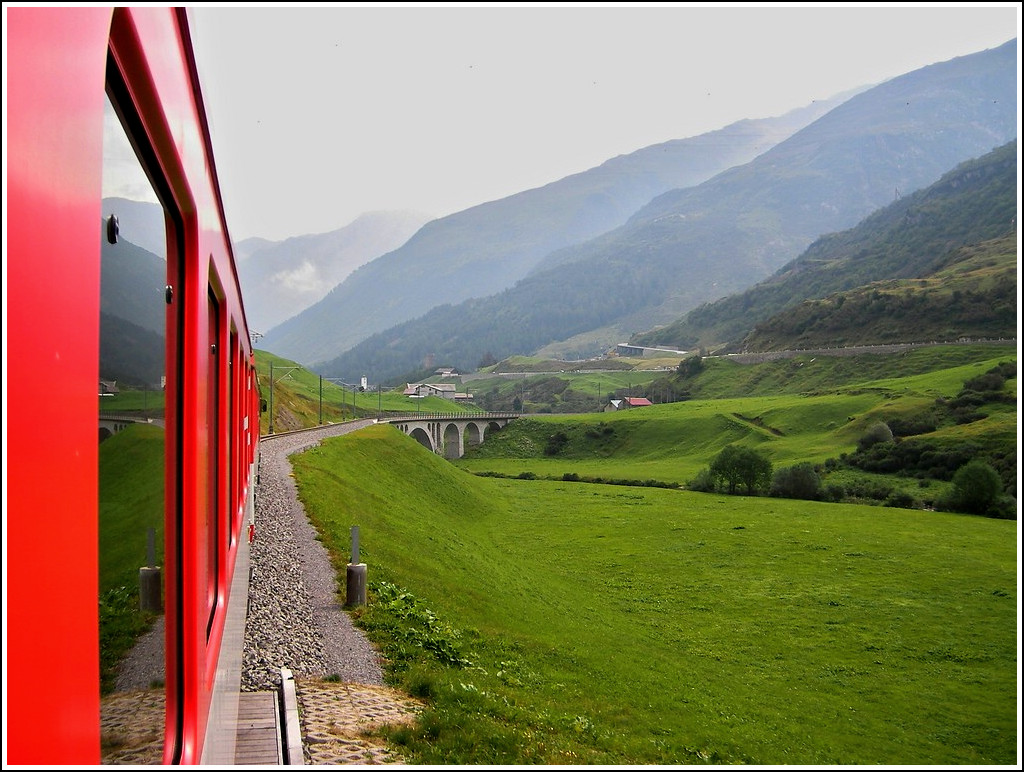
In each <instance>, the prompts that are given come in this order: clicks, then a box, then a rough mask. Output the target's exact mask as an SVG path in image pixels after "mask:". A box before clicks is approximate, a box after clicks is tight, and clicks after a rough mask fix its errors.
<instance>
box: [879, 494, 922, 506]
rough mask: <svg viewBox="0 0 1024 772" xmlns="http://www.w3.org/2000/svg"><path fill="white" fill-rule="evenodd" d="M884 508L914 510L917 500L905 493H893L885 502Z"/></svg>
mask: <svg viewBox="0 0 1024 772" xmlns="http://www.w3.org/2000/svg"><path fill="white" fill-rule="evenodd" d="M885 506H887V507H898V508H900V509H916V508H917V499H915V498H914V497H913V496H911V495H910V494H909V493H907V492H906V491H893V492H892V493H890V494H889V496H888V498H886V500H885Z"/></svg>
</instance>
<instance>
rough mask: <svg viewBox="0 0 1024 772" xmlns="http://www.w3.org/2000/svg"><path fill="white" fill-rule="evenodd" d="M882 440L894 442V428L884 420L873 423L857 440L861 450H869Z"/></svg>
mask: <svg viewBox="0 0 1024 772" xmlns="http://www.w3.org/2000/svg"><path fill="white" fill-rule="evenodd" d="M880 442H892V429H890V428H889V426H888V425H887V424H886V423H884V422H883V421H878V422H876V423H873V424H871V426H869V427H868V430H867V431H866V432H865V433H864V436H863V437H861V438H860V439H859V440H858V441H857V447H858V448H859V449H860V450H867V449H868V448H870V447H872V446H873V445H877V444H878V443H880Z"/></svg>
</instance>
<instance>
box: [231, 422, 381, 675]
mask: <svg viewBox="0 0 1024 772" xmlns="http://www.w3.org/2000/svg"><path fill="white" fill-rule="evenodd" d="M371 423H372V421H370V420H363V421H353V422H349V423H344V424H338V425H334V426H329V427H324V428H321V429H316V430H314V431H308V432H301V433H298V434H287V435H278V436H275V437H271V438H264V439H263V440H261V441H260V465H259V484H258V485H257V487H256V515H255V517H256V535H255V539H254V540H253V543H252V551H251V572H250V578H249V613H248V622H247V623H246V630H245V650H244V656H243V661H242V691H262V690H267V689H274V688H276V687H277V686H278V683H279V682H280V673H281V668H282V667H287V668H289V669H290V670H291V671H292V672H293V673H294V674H295V675H296V677H301V676H328V675H331V676H334V675H336V676H338V677H340V679H341V680H342V681H344V682H347V683H362V684H376V685H381V684H383V683H384V676H383V674H382V672H381V668H380V661H379V657H378V655H377V652H376V651H375V650H374V649H373V647H372V646H371V645H370V643H369V641H367V639H366V637H365V636H364V635H363V633H362V632H361V631H359V630H358V629H356V628H355V626H354V625H353V624H352V620H351V619H350V618H349V616H348V614H346V613H345V611H344V610H343V609H342V607H341V601H340V598H339V595H338V590H339V589H341V588H338V586H337V582H336V579H335V571H334V568H333V567H332V566H331V562H330V558H329V556H328V554H327V549H326V548H325V547H324V546H323V544H322V543H321V542H320V541H318V540H317V538H316V530H315V529H314V528H313V526H312V525H310V523H309V520H308V518H307V517H306V513H305V510H304V509H303V507H302V504H301V503H300V502H299V499H298V495H297V491H296V487H295V480H294V479H293V478H292V476H291V471H292V469H291V463H290V462H289V461H288V456H289V455H291V454H292V453H296V452H298V451H301V450H305V449H306V448H309V447H312V446H314V445H317V444H318V443H319V442H320V441H321V440H322V439H324V438H326V437H334V436H338V435H341V434H346V433H348V432H352V431H356V430H358V429H362V428H363V427H365V426H368V425H369V424H371Z"/></svg>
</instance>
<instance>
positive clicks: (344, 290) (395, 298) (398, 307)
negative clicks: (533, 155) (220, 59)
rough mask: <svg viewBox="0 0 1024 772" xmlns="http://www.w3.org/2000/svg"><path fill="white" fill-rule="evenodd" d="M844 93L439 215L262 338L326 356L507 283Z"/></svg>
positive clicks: (309, 355) (787, 131)
mask: <svg viewBox="0 0 1024 772" xmlns="http://www.w3.org/2000/svg"><path fill="white" fill-rule="evenodd" d="M846 96H848V95H844V96H842V97H837V98H836V99H835V100H830V101H828V102H825V101H822V102H818V103H815V104H813V105H811V106H809V107H806V108H802V109H800V110H795V111H793V112H791V113H789V114H787V115H785V116H782V117H779V118H770V119H764V120H750V121H740V122H738V123H735V124H733V125H731V126H727V127H725V128H723V129H720V130H718V131H713V132H709V133H707V134H704V135H701V136H699V137H692V138H690V139H681V140H673V141H671V142H665V143H662V144H659V145H654V146H651V147H648V148H644V149H642V150H638V151H636V152H634V153H630V154H628V155H622V156H618V157H616V158H613V159H611V160H609V161H607V162H605V163H604V164H602V165H601V166H598V167H596V168H594V169H590V170H588V171H585V172H581V173H579V174H575V175H571V176H569V177H566V178H564V179H561V180H559V181H557V182H553V183H550V184H549V185H545V186H543V187H540V188H536V189H533V190H528V191H525V192H522V193H518V194H516V195H514V196H510V197H508V198H504V199H501V200H498V201H492V202H489V203H486V204H481V205H480V206H476V207H473V208H471V209H468V210H466V211H463V212H459V213H457V214H453V215H450V216H448V217H443V218H440V219H438V220H434V221H433V222H430V223H428V224H427V225H426V226H424V227H423V228H422V229H421V230H420V231H419V232H418V233H416V235H415V236H413V237H412V238H411V239H410V240H409V242H408V243H407V244H405V245H404V246H402V247H401V248H400V249H397V250H395V251H393V252H391V253H390V254H387V255H384V256H383V257H380V258H378V259H377V260H374V261H373V262H371V263H369V264H367V265H365V266H363V267H362V268H360V269H358V270H356V271H355V272H353V273H352V275H351V276H349V278H348V279H346V280H345V282H343V283H342V284H341V285H340V286H338V287H336V288H334V289H333V290H332V291H331V292H330V293H329V294H328V295H327V296H326V297H325V298H324V299H323V300H322V301H321V302H320V303H317V304H316V305H315V306H313V307H312V308H310V309H308V310H307V311H304V312H303V313H301V314H299V315H298V316H296V317H295V318H294V319H290V320H288V321H287V322H285V323H284V324H281V325H279V326H278V327H275V328H273V329H271V330H269V331H268V332H267V333H266V337H265V338H264V340H263V341H262V343H261V345H263V346H265V347H266V348H267V349H269V350H273V351H275V352H277V353H279V354H281V355H283V356H288V357H289V358H292V359H295V360H298V361H302V362H306V363H312V362H316V361H322V360H324V359H328V358H330V357H333V356H336V355H337V354H339V353H341V352H342V351H344V350H345V349H347V348H349V347H351V346H353V345H355V344H356V343H358V342H359V341H360V340H362V339H364V338H365V337H367V336H368V335H371V334H372V333H375V332H378V331H380V330H383V329H386V328H388V327H390V326H392V325H394V324H396V323H399V322H402V321H405V320H408V319H412V318H415V317H416V316H419V315H420V314H423V313H424V312H426V311H428V310H429V309H431V308H433V307H434V306H437V305H440V304H444V303H455V302H459V301H462V300H465V299H467V298H472V297H479V296H486V295H489V294H491V293H493V292H497V291H499V290H501V289H503V288H506V287H509V286H511V285H512V284H513V283H514V282H515V281H517V280H518V279H521V278H523V277H524V276H525V275H526V274H527V273H528V272H529V271H530V270H531V269H532V268H533V267H534V266H536V264H537V263H538V262H539V261H540V260H542V259H543V258H544V257H545V256H546V255H548V254H549V253H550V252H551V251H552V250H555V249H558V248H561V247H564V246H567V245H569V244H574V243H577V242H580V241H584V240H586V239H589V238H592V237H593V236H596V235H598V234H600V233H604V232H605V231H608V230H610V229H612V228H615V227H617V226H619V225H621V224H623V223H624V222H626V220H627V218H628V217H629V216H630V215H632V214H633V213H634V212H635V211H636V210H637V209H638V208H639V207H641V206H643V205H644V204H646V203H647V202H648V201H650V200H651V199H652V198H653V197H654V196H656V195H658V194H660V193H664V192H665V191H667V190H672V189H674V188H678V187H684V186H688V185H695V184H697V183H700V182H703V181H704V180H707V179H709V178H710V177H711V176H713V175H714V174H717V173H719V172H721V171H722V170H724V169H727V168H729V167H731V166H735V165H736V164H741V163H746V162H747V161H749V160H750V159H752V158H754V157H756V156H757V155H758V154H759V153H762V152H763V151H765V150H766V149H768V148H770V147H771V146H773V145H775V144H776V143H778V142H779V141H781V140H782V139H784V138H785V137H788V136H790V135H791V134H792V133H793V132H794V131H797V130H798V129H800V128H802V127H803V126H806V125H807V124H808V123H810V122H811V121H813V120H814V119H816V118H818V117H819V116H821V115H822V114H824V113H825V112H826V111H827V110H828V109H829V107H830V106H834V105H835V104H836V103H837V102H838V101H841V99H843V98H846Z"/></svg>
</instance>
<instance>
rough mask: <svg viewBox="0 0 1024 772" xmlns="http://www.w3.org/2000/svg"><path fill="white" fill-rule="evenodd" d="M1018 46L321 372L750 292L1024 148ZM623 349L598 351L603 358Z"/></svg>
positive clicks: (898, 91)
mask: <svg viewBox="0 0 1024 772" xmlns="http://www.w3.org/2000/svg"><path fill="white" fill-rule="evenodd" d="M1016 129H1017V44H1016V41H1015V40H1014V41H1010V42H1009V43H1007V44H1005V45H1003V46H1001V47H999V48H997V49H992V50H988V51H984V52H980V53H978V54H974V55H971V56H966V57H959V58H957V59H953V60H950V61H948V62H943V63H940V64H935V65H931V66H929V67H925V68H922V69H920V70H917V71H915V72H912V73H909V74H907V75H904V76H901V77H898V78H894V79H892V80H890V81H887V82H886V83H883V84H881V85H879V86H876V87H874V88H872V89H869V90H867V91H864V92H862V93H860V94H858V95H856V96H854V97H852V98H850V99H849V100H847V101H845V102H843V103H842V104H840V105H839V106H838V107H836V108H835V109H833V110H831V111H830V112H829V113H827V114H826V115H824V116H823V117H822V118H820V119H818V120H817V121H815V122H814V123H812V124H810V125H809V126H807V127H806V128H804V129H802V130H800V131H798V132H796V133H795V134H793V135H792V136H791V137H789V138H788V139H786V140H784V141H782V142H780V143H779V144H778V145H776V146H774V147H772V148H771V149H770V150H768V151H766V152H765V153H763V154H761V155H760V156H759V157H757V158H756V159H754V160H753V161H751V162H750V163H747V164H744V165H742V166H737V167H734V168H731V169H729V170H727V171H724V172H723V173H721V174H719V175H718V176H716V177H714V178H712V179H710V180H708V181H707V182H705V183H703V184H700V185H697V186H693V187H690V188H688V189H683V190H675V191H671V192H669V193H666V194H663V195H661V196H659V197H657V198H655V199H654V200H653V201H651V202H650V203H649V204H648V205H647V206H645V207H643V208H642V209H640V210H639V211H638V212H636V213H635V214H634V215H633V217H631V218H630V220H629V221H628V222H627V223H626V224H625V225H623V226H621V227H619V228H617V229H615V230H613V231H611V232H608V233H606V234H604V235H602V236H600V237H598V238H595V239H593V240H591V241H589V242H585V243H583V244H579V245H576V246H572V247H569V248H566V249H563V250H559V251H555V252H553V253H552V254H550V255H549V256H548V257H547V258H546V259H545V260H544V261H542V262H541V263H540V264H539V265H538V266H537V267H536V269H535V270H534V271H533V272H532V273H531V275H530V276H529V277H528V278H526V279H524V280H523V281H520V282H519V283H518V284H516V285H515V286H514V287H513V288H511V289H509V290H507V291H505V292H503V293H500V294H498V295H492V296H490V297H486V298H478V299H474V300H471V301H468V302H466V303H463V304H461V305H458V306H451V305H449V306H445V307H441V308H438V309H436V310H435V311H433V312H431V313H430V314H427V315H426V316H424V317H422V318H420V319H417V320H415V321H414V322H412V323H409V324H404V325H398V326H396V327H394V328H392V329H390V330H388V331H386V333H384V334H379V335H376V336H373V337H372V338H370V339H367V340H366V341H364V342H363V343H361V344H360V345H359V346H356V347H355V348H353V349H352V350H351V351H350V352H347V353H346V354H343V355H342V356H341V357H338V358H336V359H334V360H331V361H330V362H326V363H323V364H322V366H321V368H320V369H321V370H322V371H323V372H325V373H328V372H329V373H330V374H331V375H342V376H346V375H352V376H354V375H358V374H361V373H373V374H376V375H375V377H376V378H378V379H385V380H386V379H387V378H389V377H392V376H394V375H398V374H401V373H407V372H410V371H412V370H415V369H416V368H418V367H419V366H420V364H421V363H422V361H423V359H424V357H426V356H427V355H428V354H429V355H432V357H433V359H434V360H435V361H437V362H439V363H443V364H446V365H451V366H456V367H459V368H464V369H465V368H473V367H475V366H476V365H477V364H478V362H479V360H480V359H481V357H482V356H483V355H484V354H488V355H490V356H493V357H496V358H499V359H500V358H502V357H505V356H508V355H511V354H529V353H533V352H534V351H537V350H538V349H540V348H542V347H544V346H547V345H550V344H551V343H553V342H557V341H564V340H568V339H572V338H573V336H582V335H585V334H588V333H592V332H593V331H594V330H601V329H604V330H613V331H615V332H619V331H621V330H622V329H623V328H624V326H625V324H626V323H628V324H630V325H632V332H638V331H641V330H645V329H651V328H653V327H654V326H655V325H657V324H664V323H667V322H671V321H672V320H674V319H676V318H678V317H679V316H680V315H682V314H683V313H685V312H686V311H688V310H690V309H692V308H694V307H696V306H697V305H699V304H700V303H704V302H707V301H709V300H714V299H716V298H719V297H724V296H726V295H729V294H732V293H734V292H738V291H741V290H743V289H746V288H747V287H750V286H752V285H753V284H754V283H756V282H757V281H759V280H760V279H763V278H765V277H767V276H768V275H770V274H771V273H772V272H774V271H775V270H777V269H778V268H779V267H780V266H782V265H783V264H785V263H786V262H788V261H789V260H792V259H793V258H795V257H797V256H798V255H799V254H800V253H801V252H802V251H803V250H804V249H805V248H806V247H807V246H808V245H809V244H810V243H811V242H812V241H813V240H814V239H816V238H817V237H819V236H821V235H822V234H825V233H829V232H835V231H838V230H842V229H845V228H849V227H851V226H853V225H855V224H856V223H857V222H859V221H860V220H861V219H863V218H864V217H866V216H867V215H869V214H871V213H872V212H873V211H875V210H877V209H879V208H880V207H882V206H885V205H886V204H888V203H891V202H892V201H893V200H894V199H895V198H896V197H897V196H903V195H907V194H909V193H911V192H913V191H914V190H916V189H918V188H921V187H923V186H926V185H929V184H931V183H933V182H935V181H936V180H937V179H938V178H939V177H940V176H941V175H942V174H943V173H945V172H947V171H949V170H950V169H952V168H953V167H955V166H956V165H957V164H959V163H961V162H963V161H965V160H967V159H970V158H975V157H978V156H981V155H984V154H985V153H987V152H989V151H990V150H992V149H993V148H994V147H997V146H999V145H1002V144H1004V143H1006V142H1008V141H1010V140H1012V139H1014V138H1015V137H1016ZM616 342H618V341H616V340H615V339H610V338H606V339H604V340H601V339H592V340H591V341H590V345H591V346H592V351H590V352H583V351H581V352H580V353H581V354H583V355H586V354H587V353H600V351H602V350H605V349H607V348H608V347H610V346H611V345H614V343H616Z"/></svg>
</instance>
